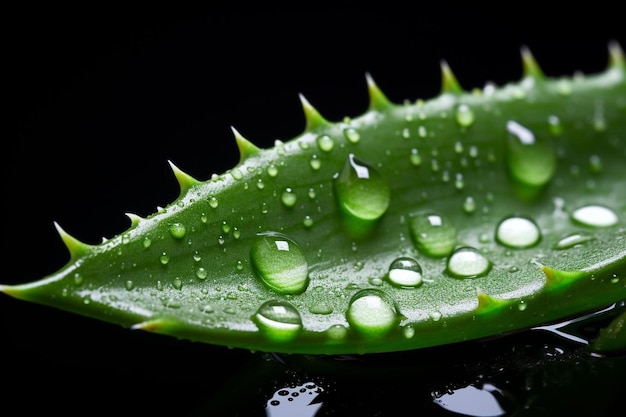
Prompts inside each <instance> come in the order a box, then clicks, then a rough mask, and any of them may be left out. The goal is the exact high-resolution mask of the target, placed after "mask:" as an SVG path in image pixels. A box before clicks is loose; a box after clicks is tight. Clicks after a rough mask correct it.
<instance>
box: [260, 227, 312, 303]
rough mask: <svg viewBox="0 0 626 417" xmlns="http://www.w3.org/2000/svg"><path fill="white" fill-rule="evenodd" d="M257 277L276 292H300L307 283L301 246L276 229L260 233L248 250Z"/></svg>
mask: <svg viewBox="0 0 626 417" xmlns="http://www.w3.org/2000/svg"><path fill="white" fill-rule="evenodd" d="M250 258H251V261H252V266H253V268H254V271H255V272H256V274H257V275H258V277H259V278H260V279H261V280H262V281H263V283H264V284H265V285H267V286H268V287H269V288H271V289H272V290H274V291H276V292H277V293H279V294H300V293H302V292H304V290H306V288H307V286H308V284H309V275H308V263H307V260H306V258H305V256H304V253H303V252H302V249H301V248H300V246H299V245H298V244H297V243H296V242H295V241H293V240H292V239H290V238H288V237H287V236H285V235H283V234H281V233H277V232H265V233H259V235H258V236H257V240H256V241H255V242H254V243H253V245H252V247H251V249H250Z"/></svg>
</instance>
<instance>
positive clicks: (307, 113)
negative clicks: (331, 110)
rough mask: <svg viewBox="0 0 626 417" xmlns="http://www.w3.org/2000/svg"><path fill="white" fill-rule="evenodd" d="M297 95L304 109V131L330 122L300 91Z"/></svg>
mask: <svg viewBox="0 0 626 417" xmlns="http://www.w3.org/2000/svg"><path fill="white" fill-rule="evenodd" d="M298 97H299V98H300V103H302V110H304V119H305V128H304V130H305V131H310V130H313V129H316V128H318V127H320V126H326V125H329V124H330V123H329V122H328V120H326V119H325V118H324V117H323V116H322V115H321V114H320V112H318V111H317V109H315V107H313V106H312V105H311V103H309V100H307V99H306V98H305V97H304V95H303V94H302V93H300V94H298Z"/></svg>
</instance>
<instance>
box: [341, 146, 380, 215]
mask: <svg viewBox="0 0 626 417" xmlns="http://www.w3.org/2000/svg"><path fill="white" fill-rule="evenodd" d="M335 190H336V192H337V200H338V202H339V205H340V207H341V208H342V209H343V211H344V212H346V213H347V214H349V215H351V216H354V217H356V218H357V219H361V220H376V219H378V218H379V217H381V216H382V215H383V214H384V213H385V212H386V211H387V208H388V207H389V201H390V197H391V191H390V189H389V185H388V184H387V182H386V181H385V179H384V178H383V177H382V175H381V174H380V172H379V171H378V170H377V169H376V168H374V167H372V166H371V165H369V164H368V163H366V162H364V161H361V160H359V159H358V158H357V157H355V156H354V155H353V154H350V155H348V158H347V160H346V163H345V165H344V167H343V169H342V171H341V172H340V173H339V174H337V175H336V181H335Z"/></svg>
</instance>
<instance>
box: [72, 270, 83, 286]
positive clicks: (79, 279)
mask: <svg viewBox="0 0 626 417" xmlns="http://www.w3.org/2000/svg"><path fill="white" fill-rule="evenodd" d="M82 283H83V276H82V275H81V274H79V273H78V272H77V273H75V274H74V284H76V285H80V284H82Z"/></svg>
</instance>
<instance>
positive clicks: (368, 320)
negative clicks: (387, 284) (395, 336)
mask: <svg viewBox="0 0 626 417" xmlns="http://www.w3.org/2000/svg"><path fill="white" fill-rule="evenodd" d="M399 318H400V315H399V314H398V308H397V306H396V303H395V302H393V300H392V299H391V298H390V297H389V296H388V295H387V294H386V293H384V292H382V291H381V290H377V289H371V288H368V289H365V290H360V291H359V292H357V293H356V294H354V296H353V297H352V299H351V300H350V304H349V306H348V310H347V311H346V319H347V320H348V323H350V326H352V327H353V328H354V329H355V330H357V331H358V332H360V333H362V334H364V335H367V336H382V335H384V334H385V333H387V332H389V330H391V329H392V328H393V326H395V325H396V324H397V323H398V321H399V320H398V319H399Z"/></svg>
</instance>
